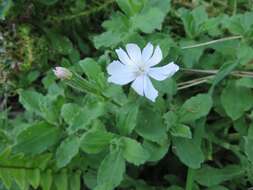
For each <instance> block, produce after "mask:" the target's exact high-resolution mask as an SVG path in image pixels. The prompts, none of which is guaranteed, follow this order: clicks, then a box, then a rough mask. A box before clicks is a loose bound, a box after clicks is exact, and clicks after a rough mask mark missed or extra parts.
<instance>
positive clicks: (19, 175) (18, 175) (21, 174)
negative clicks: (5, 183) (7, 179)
mask: <svg viewBox="0 0 253 190" xmlns="http://www.w3.org/2000/svg"><path fill="white" fill-rule="evenodd" d="M11 175H12V177H13V178H14V180H15V181H16V183H17V185H18V186H19V188H20V189H21V190H25V189H27V188H28V187H29V184H28V183H27V180H26V170H25V169H11Z"/></svg>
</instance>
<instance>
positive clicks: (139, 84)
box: [131, 75, 144, 96]
mask: <svg viewBox="0 0 253 190" xmlns="http://www.w3.org/2000/svg"><path fill="white" fill-rule="evenodd" d="M131 87H132V88H133V89H134V90H135V92H137V94H139V95H140V96H143V95H144V76H143V75H141V76H138V77H137V78H136V79H135V80H134V82H133V83H132V85H131Z"/></svg>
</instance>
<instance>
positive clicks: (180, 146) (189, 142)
mask: <svg viewBox="0 0 253 190" xmlns="http://www.w3.org/2000/svg"><path fill="white" fill-rule="evenodd" d="M173 143H174V145H175V147H176V154H177V156H178V157H179V159H180V161H181V162H183V163H184V164H185V165H187V166H188V167H190V168H193V169H197V168H200V166H201V163H203V162H204V159H205V157H204V154H203V152H202V150H201V147H200V144H198V143H197V142H195V141H194V140H193V139H186V138H180V137H177V138H173Z"/></svg>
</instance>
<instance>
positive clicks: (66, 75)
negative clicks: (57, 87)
mask: <svg viewBox="0 0 253 190" xmlns="http://www.w3.org/2000/svg"><path fill="white" fill-rule="evenodd" d="M53 72H54V74H55V76H56V77H57V78H59V79H71V77H72V73H71V72H70V71H69V70H68V69H66V68H64V67H55V69H53Z"/></svg>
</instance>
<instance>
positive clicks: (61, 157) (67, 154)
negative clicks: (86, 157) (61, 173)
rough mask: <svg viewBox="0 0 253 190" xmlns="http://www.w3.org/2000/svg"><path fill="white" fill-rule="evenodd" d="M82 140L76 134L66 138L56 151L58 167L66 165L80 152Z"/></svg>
mask: <svg viewBox="0 0 253 190" xmlns="http://www.w3.org/2000/svg"><path fill="white" fill-rule="evenodd" d="M79 144H80V140H79V138H78V137H76V136H70V137H68V138H66V139H65V140H64V141H63V142H62V143H61V144H60V146H59V147H58V149H57V151H56V165H57V167H58V168H62V167H64V166H66V165H67V164H68V163H69V162H70V161H71V160H72V158H73V157H74V156H75V155H76V154H78V150H79Z"/></svg>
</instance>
